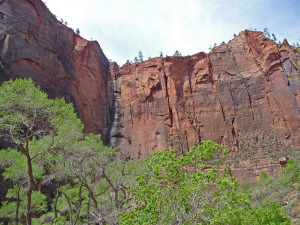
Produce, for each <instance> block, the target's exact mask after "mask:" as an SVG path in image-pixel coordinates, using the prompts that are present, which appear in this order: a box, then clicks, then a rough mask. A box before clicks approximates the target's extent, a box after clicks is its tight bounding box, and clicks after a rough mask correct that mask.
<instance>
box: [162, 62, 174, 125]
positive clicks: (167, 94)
mask: <svg viewBox="0 0 300 225" xmlns="http://www.w3.org/2000/svg"><path fill="white" fill-rule="evenodd" d="M163 74H164V75H163V78H164V81H165V88H166V98H167V101H168V108H169V118H170V127H173V111H172V108H171V106H170V96H169V92H168V77H167V75H166V73H165V70H164V68H163Z"/></svg>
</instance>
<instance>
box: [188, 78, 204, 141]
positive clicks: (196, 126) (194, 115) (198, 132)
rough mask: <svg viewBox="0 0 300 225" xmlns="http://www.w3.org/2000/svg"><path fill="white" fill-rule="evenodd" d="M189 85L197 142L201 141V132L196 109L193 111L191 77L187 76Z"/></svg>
mask: <svg viewBox="0 0 300 225" xmlns="http://www.w3.org/2000/svg"><path fill="white" fill-rule="evenodd" d="M189 86H190V93H191V97H192V101H193V104H192V106H193V118H194V121H193V123H194V128H195V130H196V132H197V136H198V142H199V143H201V133H200V127H198V123H199V122H198V120H197V117H196V111H195V100H194V95H193V89H192V82H191V78H190V77H189Z"/></svg>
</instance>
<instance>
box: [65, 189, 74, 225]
mask: <svg viewBox="0 0 300 225" xmlns="http://www.w3.org/2000/svg"><path fill="white" fill-rule="evenodd" d="M63 195H64V196H65V197H66V200H67V203H68V205H69V212H70V223H71V225H73V218H72V215H73V210H72V205H71V202H70V201H69V198H68V196H67V194H66V193H64V194H63Z"/></svg>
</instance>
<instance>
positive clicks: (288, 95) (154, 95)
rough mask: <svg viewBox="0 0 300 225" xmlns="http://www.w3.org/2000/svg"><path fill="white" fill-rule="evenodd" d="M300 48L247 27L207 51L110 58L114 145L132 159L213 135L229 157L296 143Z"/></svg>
mask: <svg viewBox="0 0 300 225" xmlns="http://www.w3.org/2000/svg"><path fill="white" fill-rule="evenodd" d="M298 61H299V53H297V52H296V50H295V49H294V48H292V47H290V46H289V45H288V44H287V43H285V45H281V46H279V45H277V44H276V43H274V42H273V41H271V40H268V39H267V38H266V37H265V36H264V35H263V34H262V33H261V32H251V31H245V32H241V33H240V34H239V35H238V36H237V37H235V38H234V39H233V40H231V41H230V42H229V43H228V44H225V43H222V44H221V45H220V46H218V47H214V48H213V49H212V50H211V52H210V53H209V54H205V53H198V54H195V55H193V56H187V57H167V58H164V59H163V58H153V59H150V60H148V61H146V62H142V63H135V64H125V65H124V66H123V67H121V68H118V67H117V66H116V65H115V64H111V70H112V73H113V74H114V75H115V77H116V78H115V80H116V82H115V89H116V93H117V95H116V101H117V104H116V105H117V107H118V110H117V111H116V113H118V115H117V116H116V118H118V122H116V123H115V126H116V127H118V129H115V132H112V133H111V137H112V140H113V142H112V143H113V145H114V146H116V147H117V148H119V149H130V151H131V155H132V157H133V158H134V159H137V158H140V157H145V156H147V155H149V154H151V153H152V152H155V151H158V150H162V149H165V148H166V147H176V148H177V149H179V150H181V151H184V150H186V149H188V148H189V147H191V146H193V145H195V144H197V143H199V141H201V140H207V139H211V140H213V141H215V142H217V143H222V144H226V145H227V146H228V147H229V148H230V149H231V158H233V159H234V158H244V159H254V158H255V159H256V160H257V159H263V158H265V156H266V155H272V156H274V155H276V154H277V153H278V152H281V151H288V150H292V149H294V150H298V149H299V140H300V139H299V127H300V126H299V125H300V123H299V122H300V121H299V103H300V102H299V88H300V85H299V81H298V80H297V77H296V75H295V74H294V73H295V70H297V63H298Z"/></svg>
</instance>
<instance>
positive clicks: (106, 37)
mask: <svg viewBox="0 0 300 225" xmlns="http://www.w3.org/2000/svg"><path fill="white" fill-rule="evenodd" d="M45 2H46V4H47V6H48V8H49V9H50V10H51V12H52V13H53V14H55V15H56V16H57V18H58V19H60V18H62V19H63V20H64V21H67V22H68V26H69V27H71V28H73V29H74V30H75V29H76V28H79V30H80V34H81V36H82V37H84V38H86V39H88V40H90V39H93V40H97V41H98V42H99V44H100V46H101V48H102V50H103V51H104V54H105V55H106V57H107V58H108V59H111V60H112V61H116V62H117V63H118V64H119V65H123V64H124V63H125V62H126V61H127V60H130V61H133V60H134V57H136V56H138V52H139V51H142V53H143V56H144V59H148V57H157V56H159V54H160V52H161V51H162V52H163V54H164V55H173V54H174V52H175V51H176V50H178V51H180V52H181V53H182V55H193V54H195V53H198V52H201V51H204V52H208V51H209V47H210V46H213V45H214V43H216V44H217V45H219V44H220V43H221V42H223V41H225V42H226V43H227V42H228V41H229V40H231V39H232V38H233V34H238V33H239V32H240V31H243V30H245V29H250V28H251V29H253V30H254V29H257V30H260V31H262V30H263V29H264V28H268V29H269V32H270V33H271V34H272V33H274V34H275V35H276V37H277V39H278V40H280V41H281V42H282V40H283V39H284V38H286V39H287V40H288V41H289V43H290V44H293V43H297V42H299V43H300V40H299V39H300V1H299V0H284V1H283V0H84V1H82V0H63V1H62V0H45Z"/></svg>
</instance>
